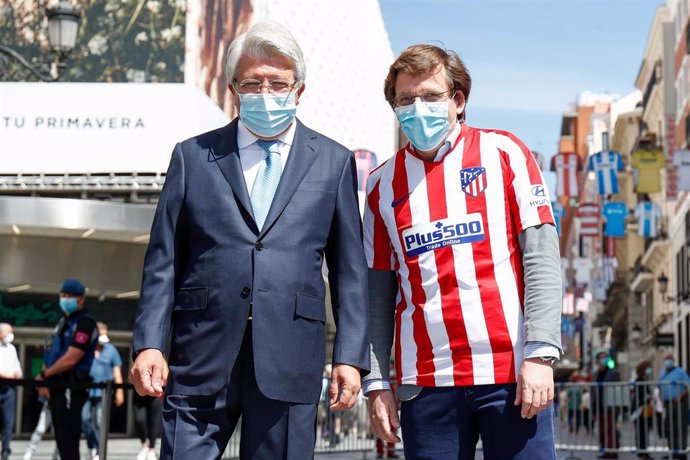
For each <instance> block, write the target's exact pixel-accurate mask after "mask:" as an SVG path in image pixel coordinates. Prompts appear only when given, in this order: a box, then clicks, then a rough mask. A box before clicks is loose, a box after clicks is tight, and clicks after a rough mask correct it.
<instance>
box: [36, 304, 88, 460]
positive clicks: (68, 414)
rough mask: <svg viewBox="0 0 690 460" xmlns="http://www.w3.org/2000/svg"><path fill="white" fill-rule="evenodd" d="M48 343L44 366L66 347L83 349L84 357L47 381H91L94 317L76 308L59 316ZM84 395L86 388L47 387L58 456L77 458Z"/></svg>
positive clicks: (86, 392) (64, 350)
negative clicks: (70, 312) (67, 314)
mask: <svg viewBox="0 0 690 460" xmlns="http://www.w3.org/2000/svg"><path fill="white" fill-rule="evenodd" d="M48 342H49V343H48V344H47V345H46V352H45V357H44V364H45V368H46V369H47V368H49V367H50V366H52V365H53V364H55V362H56V361H57V360H58V359H60V358H61V357H62V356H63V355H64V354H65V353H67V349H68V348H69V347H76V348H78V349H80V350H82V351H84V356H83V357H82V359H81V360H80V361H79V362H78V363H77V365H76V366H75V367H74V368H72V369H71V370H69V371H65V372H62V373H61V374H58V375H56V376H53V377H50V380H52V381H56V380H62V381H66V382H82V383H83V382H90V381H91V377H90V376H89V370H90V369H91V363H92V362H93V359H94V351H95V349H96V345H97V344H98V327H97V325H96V320H94V319H93V317H92V316H91V315H90V314H89V313H87V311H86V310H85V309H82V310H77V311H75V312H74V313H72V314H70V315H69V316H66V317H63V318H62V319H60V321H59V322H58V324H57V326H56V327H55V330H54V331H53V334H52V335H51V336H50V337H49V339H48ZM87 396H88V389H86V388H51V389H50V411H51V415H52V417H53V424H54V426H55V440H56V442H57V445H58V449H59V451H60V458H62V459H65V460H75V459H76V460H78V459H79V438H80V436H81V409H82V406H83V405H84V402H85V401H86V399H87Z"/></svg>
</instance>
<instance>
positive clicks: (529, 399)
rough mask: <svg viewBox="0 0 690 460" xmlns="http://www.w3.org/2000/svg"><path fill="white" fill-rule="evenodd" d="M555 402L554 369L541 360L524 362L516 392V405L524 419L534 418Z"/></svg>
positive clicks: (531, 359)
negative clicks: (520, 407)
mask: <svg viewBox="0 0 690 460" xmlns="http://www.w3.org/2000/svg"><path fill="white" fill-rule="evenodd" d="M552 401H553V369H552V368H551V366H550V365H549V363H545V362H543V361H542V360H541V359H539V358H529V359H526V360H524V361H523V362H522V367H520V373H519V374H518V381H517V389H516V390H515V405H516V406H519V405H521V404H522V410H521V411H520V415H521V416H522V418H532V417H534V416H535V415H537V414H538V413H539V412H541V411H543V410H544V409H546V408H547V407H548V405H549V404H551V403H552Z"/></svg>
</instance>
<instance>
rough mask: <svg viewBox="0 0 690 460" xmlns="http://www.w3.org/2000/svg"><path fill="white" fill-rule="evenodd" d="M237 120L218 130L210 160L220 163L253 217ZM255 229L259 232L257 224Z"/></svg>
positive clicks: (226, 176)
mask: <svg viewBox="0 0 690 460" xmlns="http://www.w3.org/2000/svg"><path fill="white" fill-rule="evenodd" d="M237 120H238V119H237V118H236V119H234V120H233V121H232V122H231V123H230V124H229V125H227V126H225V127H224V128H221V129H219V130H217V131H216V134H217V135H218V140H217V141H216V143H215V144H213V145H211V156H210V158H209V161H213V162H215V163H216V164H217V165H218V167H219V168H220V171H221V172H222V173H223V177H225V180H226V181H227V182H228V184H230V187H231V188H232V191H233V193H234V194H235V196H236V197H237V200H238V201H239V202H240V204H241V205H242V206H243V207H244V209H245V211H246V212H247V213H248V214H249V215H250V216H251V217H252V219H253V218H254V213H253V211H252V204H251V201H250V200H249V192H248V191H247V184H246V182H245V180H244V173H243V172H242V164H241V163H240V154H239V148H238V147H237ZM254 231H255V232H258V228H256V224H254Z"/></svg>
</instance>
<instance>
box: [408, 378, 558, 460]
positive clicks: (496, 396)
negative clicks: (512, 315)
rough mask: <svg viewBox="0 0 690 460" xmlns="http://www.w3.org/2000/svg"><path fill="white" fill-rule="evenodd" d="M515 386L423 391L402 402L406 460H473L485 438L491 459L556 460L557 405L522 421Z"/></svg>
mask: <svg viewBox="0 0 690 460" xmlns="http://www.w3.org/2000/svg"><path fill="white" fill-rule="evenodd" d="M515 387H516V385H515V384H514V383H513V384H504V385H499V384H496V385H476V386H466V387H437V388H428V387H425V388H423V389H422V391H421V392H420V393H419V395H417V396H416V397H415V398H414V399H411V400H409V401H403V402H402V403H401V420H400V422H401V425H402V435H403V442H404V449H405V458H406V459H408V460H472V459H474V458H475V450H476V446H477V442H478V440H479V437H480V436H481V439H482V445H483V454H484V458H485V459H487V460H503V459H509V458H510V459H521V460H547V459H548V460H555V458H556V448H555V444H554V433H553V406H552V405H550V406H549V407H548V408H547V409H545V410H543V411H542V412H540V413H539V414H538V415H537V416H536V417H533V418H531V419H523V418H522V417H521V416H520V407H519V406H515V405H514V401H515Z"/></svg>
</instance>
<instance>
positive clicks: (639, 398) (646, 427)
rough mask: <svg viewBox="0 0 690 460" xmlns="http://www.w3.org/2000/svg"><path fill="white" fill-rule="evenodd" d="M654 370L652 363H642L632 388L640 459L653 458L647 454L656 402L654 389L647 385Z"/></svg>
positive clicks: (633, 412)
mask: <svg viewBox="0 0 690 460" xmlns="http://www.w3.org/2000/svg"><path fill="white" fill-rule="evenodd" d="M653 375H654V370H653V369H652V363H651V361H642V362H641V363H639V364H638V365H637V367H636V368H635V383H636V384H637V385H634V386H632V387H631V388H630V393H631V394H630V396H631V404H630V410H631V411H632V414H633V416H631V419H633V423H634V425H635V444H636V446H637V450H638V454H637V456H638V457H639V458H651V456H650V455H649V453H647V452H645V451H646V450H647V446H648V445H649V432H650V431H651V429H652V426H653V425H654V406H653V404H654V401H653V396H652V389H651V388H650V387H649V386H648V385H645V382H648V381H650V380H651V379H652V377H653Z"/></svg>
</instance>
